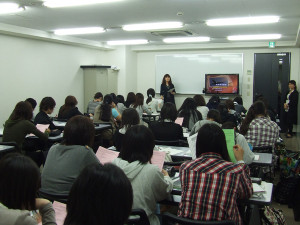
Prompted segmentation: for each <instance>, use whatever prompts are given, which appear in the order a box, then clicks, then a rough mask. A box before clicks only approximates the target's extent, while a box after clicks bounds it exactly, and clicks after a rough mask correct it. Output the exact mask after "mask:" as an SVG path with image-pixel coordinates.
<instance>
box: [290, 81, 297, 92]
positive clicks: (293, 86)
mask: <svg viewBox="0 0 300 225" xmlns="http://www.w3.org/2000/svg"><path fill="white" fill-rule="evenodd" d="M289 89H291V90H297V85H296V81H294V80H290V81H289Z"/></svg>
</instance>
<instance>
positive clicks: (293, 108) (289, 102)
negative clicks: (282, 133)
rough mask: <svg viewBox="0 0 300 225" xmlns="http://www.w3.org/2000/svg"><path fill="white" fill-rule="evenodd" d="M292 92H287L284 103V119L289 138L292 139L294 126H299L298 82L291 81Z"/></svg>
mask: <svg viewBox="0 0 300 225" xmlns="http://www.w3.org/2000/svg"><path fill="white" fill-rule="evenodd" d="M289 89H290V91H288V92H287V95H286V99H285V103H284V109H285V113H284V118H285V122H286V125H287V128H288V133H287V134H286V137H287V138H291V137H292V135H293V124H297V105H298V91H297V86H296V81H294V80H290V82H289Z"/></svg>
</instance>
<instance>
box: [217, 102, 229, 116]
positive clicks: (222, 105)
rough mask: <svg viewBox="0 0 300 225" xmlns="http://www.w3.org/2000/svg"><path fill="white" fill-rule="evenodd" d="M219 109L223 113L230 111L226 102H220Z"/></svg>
mask: <svg viewBox="0 0 300 225" xmlns="http://www.w3.org/2000/svg"><path fill="white" fill-rule="evenodd" d="M217 110H218V111H219V112H220V114H221V115H226V114H227V113H228V112H229V111H228V106H227V105H226V104H225V103H220V104H219V105H218V107H217Z"/></svg>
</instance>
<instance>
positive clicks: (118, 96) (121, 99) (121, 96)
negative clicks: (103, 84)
mask: <svg viewBox="0 0 300 225" xmlns="http://www.w3.org/2000/svg"><path fill="white" fill-rule="evenodd" d="M117 99H118V102H119V103H124V102H125V100H124V96H123V95H117Z"/></svg>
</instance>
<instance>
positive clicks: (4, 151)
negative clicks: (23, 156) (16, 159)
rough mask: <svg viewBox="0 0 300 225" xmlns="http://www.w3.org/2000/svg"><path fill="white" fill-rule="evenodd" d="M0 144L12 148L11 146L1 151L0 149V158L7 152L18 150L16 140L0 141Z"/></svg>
mask: <svg viewBox="0 0 300 225" xmlns="http://www.w3.org/2000/svg"><path fill="white" fill-rule="evenodd" d="M0 145H5V146H12V147H14V148H11V149H7V150H3V151H0V159H1V158H2V157H3V156H4V155H6V154H8V153H12V152H17V151H18V145H17V143H16V142H14V141H10V142H0Z"/></svg>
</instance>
